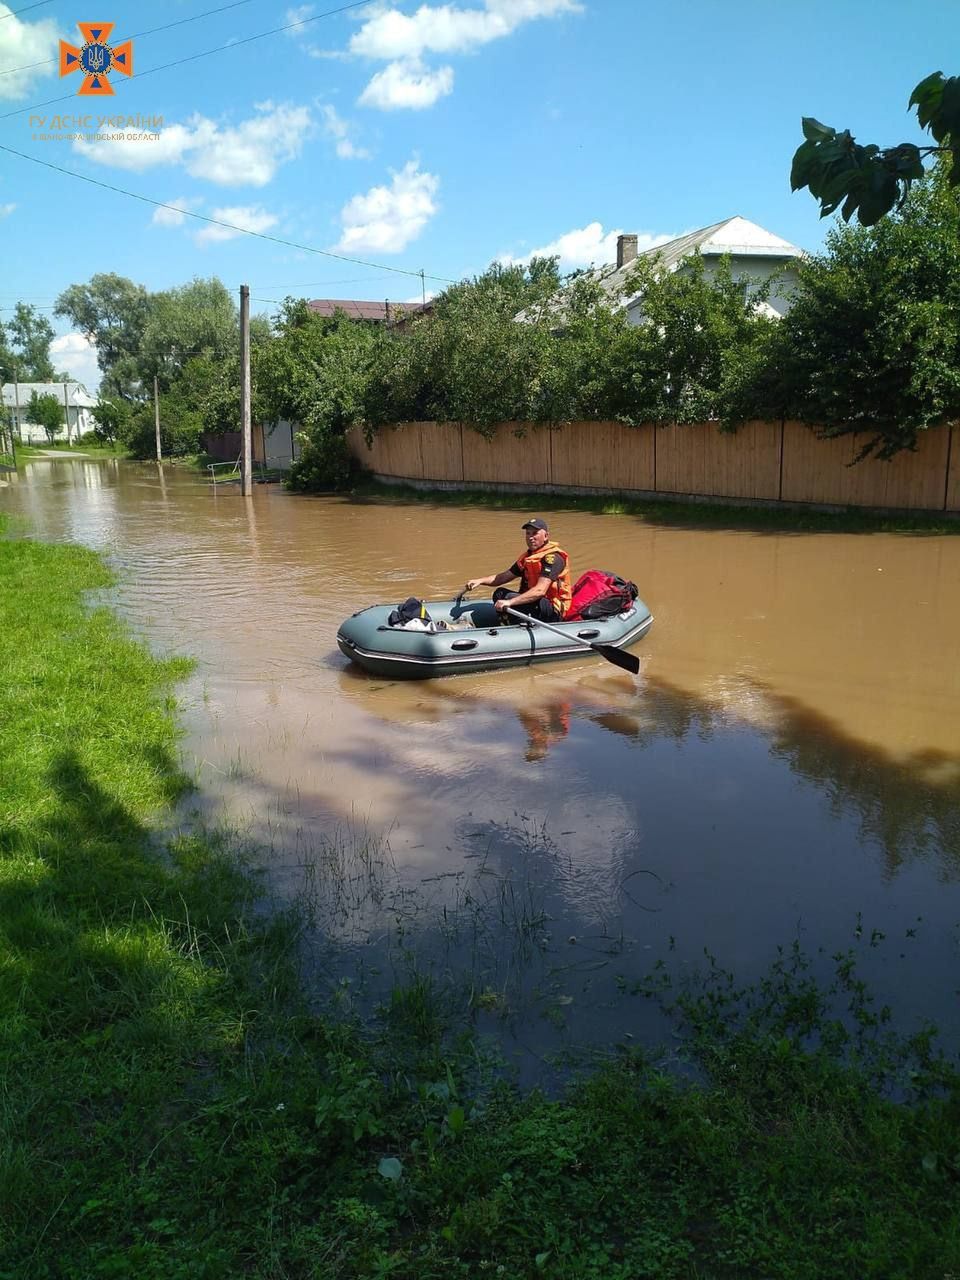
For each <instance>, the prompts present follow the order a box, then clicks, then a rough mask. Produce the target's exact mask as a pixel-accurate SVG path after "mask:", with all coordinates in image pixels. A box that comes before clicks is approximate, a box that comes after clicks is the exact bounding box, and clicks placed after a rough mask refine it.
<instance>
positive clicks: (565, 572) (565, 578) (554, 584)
mask: <svg viewBox="0 0 960 1280" xmlns="http://www.w3.org/2000/svg"><path fill="white" fill-rule="evenodd" d="M551 555H553V556H562V557H563V569H562V571H561V573H560V576H559V578H551V579H550V585H549V586H548V587H547V591H546V596H547V599H548V600H549V601H550V602H551V603H552V605H553V607H554V608H555V609H556V611H557V613H558V614H559V615H560V617H561V618H562V617H564V616H565V614H566V612H567V610H568V609H569V608H570V597H571V596H572V595H573V589H572V587H571V584H570V557H569V556H568V555H567V553H566V551H564V550H563V548H562V547H560V546H558V545H557V543H556V542H547V543H545V544H544V545H543V546H542V547H541V548H540V550H539V551H528V552H527V554H526V555H523V556H521V557H520V559H519V560H518V561H517V566H518V568H519V569H520V589H521V590H522V591H530V590H531V589H532V588H533V587H535V586H536V585H537V583H538V582H539V581H540V571H541V568H542V562H543V560H544V558H545V557H546V556H551Z"/></svg>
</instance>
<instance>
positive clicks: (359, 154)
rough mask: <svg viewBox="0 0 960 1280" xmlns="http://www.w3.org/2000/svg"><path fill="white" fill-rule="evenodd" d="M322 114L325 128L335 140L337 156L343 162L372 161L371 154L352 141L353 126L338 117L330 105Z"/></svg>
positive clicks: (322, 110) (324, 108)
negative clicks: (351, 131)
mask: <svg viewBox="0 0 960 1280" xmlns="http://www.w3.org/2000/svg"><path fill="white" fill-rule="evenodd" d="M321 114H322V115H323V127H324V129H325V130H326V132H327V133H328V134H329V136H330V137H331V138H333V139H334V142H335V143H336V148H337V155H338V156H339V157H340V158H341V159H342V160H369V159H370V152H369V151H367V150H366V149H365V148H363V147H358V146H357V145H356V144H355V143H354V142H353V141H352V140H351V138H350V130H351V126H350V125H349V124H348V123H347V121H346V120H344V119H343V118H342V117H341V116H339V115H337V112H336V110H335V109H334V108H333V107H331V106H330V104H329V103H327V104H326V105H325V106H323V107H322V108H321Z"/></svg>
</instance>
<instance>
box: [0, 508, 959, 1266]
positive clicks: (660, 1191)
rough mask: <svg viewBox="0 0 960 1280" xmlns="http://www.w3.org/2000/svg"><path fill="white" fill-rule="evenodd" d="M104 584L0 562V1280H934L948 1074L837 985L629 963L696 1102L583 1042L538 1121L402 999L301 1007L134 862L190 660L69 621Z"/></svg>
mask: <svg viewBox="0 0 960 1280" xmlns="http://www.w3.org/2000/svg"><path fill="white" fill-rule="evenodd" d="M2 532H3V519H2V517H0V533H2ZM7 532H8V533H9V532H10V530H9V529H8V530H7ZM107 581H108V574H107V571H106V570H105V569H104V567H103V565H102V563H101V562H100V561H99V560H98V559H97V558H96V557H95V556H94V555H93V554H91V553H89V552H86V551H83V550H81V549H78V548H75V547H64V546H42V545H38V544H35V543H31V542H27V541H16V540H14V539H13V538H12V537H8V538H7V539H6V540H4V539H3V538H0V672H2V679H0V1277H3V1280H45V1278H47V1277H50V1278H54V1277H55V1278H57V1280H80V1278H81V1277H82V1278H83V1280H89V1278H90V1277H124V1278H126V1277H130V1276H137V1277H138V1278H140V1280H179V1278H181V1277H182V1278H184V1280H187V1278H189V1280H196V1278H200V1280H208V1278H211V1280H212V1278H219V1277H223V1278H224V1280H226V1278H227V1277H230V1278H231V1280H233V1278H234V1277H238V1276H249V1277H262V1278H263V1280H267V1278H269V1280H307V1278H311V1280H341V1278H342V1280H348V1278H349V1280H373V1278H374V1277H387V1276H390V1277H402V1278H404V1280H441V1278H442V1280H451V1278H454V1280H455V1278H458V1277H463V1278H464V1280H466V1278H468V1277H469V1278H471V1280H472V1278H473V1277H486V1276H488V1275H489V1276H506V1277H510V1278H511V1280H513V1278H516V1277H539V1276H546V1277H555V1278H558V1280H561V1278H562V1280H637V1278H638V1277H653V1278H668V1277H669V1278H677V1280H681V1278H683V1280H686V1278H687V1277H703V1278H706V1277H711V1278H712V1277H731V1278H733V1277H738V1278H739V1277H756V1278H758V1280H759V1278H760V1277H783V1278H785V1280H786V1278H789V1280H797V1278H801V1277H803V1278H805V1277H809V1278H810V1280H823V1278H825V1277H826V1278H829V1277H837V1278H838V1280H839V1278H840V1277H843V1278H844V1280H846V1278H847V1277H851V1276H856V1277H877V1278H878V1280H879V1278H881V1277H882V1278H883V1280H894V1278H897V1277H903V1278H904V1280H907V1278H909V1280H924V1278H925V1277H929V1278H930V1280H933V1278H934V1277H936V1278H937V1280H942V1277H943V1276H945V1275H949V1274H950V1273H951V1272H955V1271H958V1270H960V1123H958V1122H960V1108H958V1096H960V1095H958V1091H957V1084H956V1079H955V1077H954V1076H953V1074H952V1072H951V1071H950V1070H949V1069H948V1068H947V1067H946V1066H944V1064H942V1063H938V1062H937V1061H936V1059H935V1057H934V1056H933V1055H932V1054H931V1052H930V1049H929V1044H928V1042H927V1041H926V1039H924V1038H920V1039H918V1040H917V1041H916V1042H915V1043H913V1044H911V1045H907V1046H904V1045H898V1044H897V1042H895V1041H894V1040H891V1039H890V1038H888V1037H886V1036H885V1034H883V1035H881V1030H882V1028H881V1026H880V1024H881V1023H882V1018H874V1016H873V1015H872V1012H871V1006H870V1003H869V1000H868V998H867V997H866V996H865V995H864V993H863V991H862V988H860V987H859V986H858V984H857V983H856V979H855V976H854V975H853V973H852V969H851V968H850V966H849V964H848V963H846V962H845V961H843V960H841V962H840V968H839V972H840V977H841V993H842V995H843V997H844V998H845V999H846V998H847V997H848V996H849V997H850V1003H851V1007H852V1009H853V1021H852V1026H851V1030H850V1031H849V1032H847V1031H845V1030H843V1028H841V1027H840V1026H839V1024H835V1023H834V1022H833V1021H831V1020H830V1019H829V1018H828V1014H827V1002H826V1000H825V998H824V997H822V996H821V993H820V992H819V991H818V989H817V988H816V987H814V986H813V985H812V984H811V983H810V981H809V980H808V979H807V977H806V976H805V973H804V971H803V967H802V965H801V964H799V963H798V962H791V963H787V962H784V963H783V964H781V965H780V966H779V967H778V968H776V969H775V971H774V972H773V973H772V975H771V977H770V979H769V980H768V982H767V983H766V984H764V985H763V987H762V989H760V990H758V991H756V992H736V991H735V990H734V989H733V987H732V986H731V984H730V982H729V981H728V980H726V979H725V978H724V976H723V975H720V974H719V973H718V972H717V971H716V970H711V972H710V973H709V974H708V975H707V979H706V981H705V983H704V985H703V986H702V988H700V989H699V990H698V991H695V992H692V993H687V994H683V993H681V994H680V995H677V994H676V993H675V992H674V991H672V990H671V989H670V984H669V983H668V982H667V981H666V979H665V978H663V977H662V974H663V971H662V970H659V971H658V972H657V973H655V974H654V978H653V980H652V981H651V982H650V983H649V984H648V985H647V986H645V987H644V988H643V989H642V990H638V993H637V995H636V998H637V999H642V998H645V997H647V996H650V997H651V998H656V999H659V1000H660V1001H661V1002H663V1003H664V1004H665V1005H667V1006H670V1007H672V1008H673V1009H674V1011H675V1016H676V1018H677V1025H678V1028H679V1029H680V1031H681V1032H682V1034H683V1037H684V1039H683V1041H682V1043H683V1044H684V1045H685V1046H686V1049H687V1053H688V1055H689V1060H690V1062H691V1063H692V1064H693V1068H694V1070H695V1078H696V1079H697V1080H698V1081H699V1083H691V1080H690V1077H687V1078H684V1076H683V1075H680V1074H677V1073H671V1074H666V1073H665V1072H664V1071H663V1070H662V1069H661V1068H660V1066H658V1063H657V1060H656V1058H655V1057H653V1056H652V1055H651V1056H647V1055H646V1054H643V1053H639V1052H637V1051H632V1052H628V1051H623V1052H615V1051H614V1050H613V1049H611V1059H610V1061H609V1062H608V1063H607V1064H606V1065H603V1066H601V1067H600V1068H598V1069H596V1070H594V1071H592V1072H591V1073H589V1074H587V1075H585V1076H584V1077H583V1078H582V1079H581V1080H580V1081H579V1082H577V1083H575V1084H573V1085H572V1086H571V1088H570V1090H569V1092H567V1093H566V1094H565V1095H564V1096H563V1097H560V1098H553V1099H550V1098H547V1097H544V1096H542V1095H540V1094H536V1093H534V1094H528V1095H526V1096H521V1095H520V1094H518V1093H517V1092H516V1091H515V1090H514V1089H512V1088H511V1087H510V1086H509V1085H508V1084H507V1083H505V1082H503V1081H502V1080H498V1078H497V1073H496V1072H495V1071H492V1070H491V1069H490V1066H489V1064H488V1063H487V1061H486V1059H485V1058H484V1056H483V1054H482V1053H481V1052H480V1047H479V1045H478V1044H477V1043H476V1042H475V1040H474V1039H473V1037H472V1036H471V1035H470V1034H469V1020H468V1011H467V1010H466V1009H464V1012H463V1015H462V1016H460V1015H458V1014H457V1012H456V1006H455V1003H454V1001H453V999H452V997H451V993H449V992H439V991H437V990H435V989H434V988H432V987H431V985H430V983H429V982H427V981H426V980H423V979H418V980H415V981H413V982H412V983H411V985H410V986H408V987H405V988H403V989H400V990H397V991H395V992H394V994H393V996H392V998H391V1000H390V1001H389V1003H388V1006H387V1008H386V1009H385V1010H384V1011H383V1014H382V1017H381V1018H380V1019H379V1021H378V1023H377V1024H376V1025H375V1026H373V1027H370V1028H367V1029H361V1028H358V1027H357V1026H355V1025H354V1024H353V1023H351V1022H350V1021H349V1020H348V1019H347V1018H346V1017H345V1016H343V1015H341V1014H339V1013H338V1012H337V1009H336V1008H335V1007H331V1008H328V1009H325V1010H320V1011H318V1010H317V1009H316V1007H314V1004H313V1003H311V1002H309V1001H308V1000H307V999H306V998H305V993H304V992H303V990H302V988H301V985H300V981H299V978H298V969H297V956H298V948H297V942H298V938H299V936H300V932H301V930H302V929H303V927H304V918H303V916H302V915H301V914H300V913H298V912H297V911H296V910H286V911H282V910H280V909H278V908H277V906H276V904H273V908H272V910H265V907H266V906H269V905H270V904H269V901H268V898H267V897H266V895H265V893H264V889H263V886H262V885H261V884H260V882H259V880H258V878H257V876H256V874H255V872H254V871H253V870H251V869H250V866H249V864H248V862H247V860H246V859H245V858H244V856H243V853H242V851H238V849H237V842H236V841H235V840H234V839H231V838H229V837H228V836H221V837H215V836H210V835H208V836H197V835H193V836H190V837H185V838H181V839H178V840H174V841H172V842H170V843H169V844H168V845H167V846H166V847H165V846H164V844H163V843H162V842H161V841H160V840H159V839H158V837H157V831H158V829H159V825H160V823H162V821H163V820H164V818H165V816H167V815H168V810H169V806H170V804H171V802H172V801H173V800H174V799H175V798H176V797H177V796H179V795H181V794H182V793H183V791H184V789H185V787H186V786H187V781H186V779H185V778H184V776H183V774H182V772H181V770H180V767H179V763H178V757H177V738H178V731H177V727H176V715H175V710H176V708H175V704H174V702H173V701H172V696H173V691H174V688H175V682H176V681H177V680H178V679H179V678H181V677H182V676H183V674H184V673H185V671H186V670H187V668H188V664H187V663H185V662H183V661H180V660H174V661H158V660H156V659H154V658H152V657H151V656H150V655H149V654H148V653H147V652H145V650H144V649H143V648H142V647H141V646H139V645H138V644H136V643H134V642H133V641H132V640H131V638H130V637H129V636H128V635H127V634H126V632H125V631H124V630H123V628H122V627H121V626H120V625H119V623H118V622H117V620H116V618H115V617H114V616H112V615H111V614H110V613H108V612H105V611H102V610H95V611H89V610H87V609H85V608H84V605H83V593H84V592H85V591H88V590H90V589H93V588H100V587H102V586H103V585H104V584H105V583H106V582H107ZM624 1023H625V1028H626V1026H627V1025H629V997H628V998H627V1003H626V1006H625V1011H624ZM677 1043H681V1042H677ZM890 1079H895V1080H897V1081H899V1082H900V1087H901V1089H903V1090H906V1092H905V1094H904V1096H909V1098H910V1105H905V1104H904V1103H894V1102H892V1101H890V1100H889V1099H888V1098H887V1097H886V1096H885V1094H884V1083H885V1082H886V1081H889V1080H890Z"/></svg>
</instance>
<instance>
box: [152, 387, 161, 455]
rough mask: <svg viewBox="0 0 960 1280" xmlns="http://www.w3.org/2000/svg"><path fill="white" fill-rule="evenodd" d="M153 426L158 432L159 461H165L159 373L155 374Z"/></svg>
mask: <svg viewBox="0 0 960 1280" xmlns="http://www.w3.org/2000/svg"><path fill="white" fill-rule="evenodd" d="M153 428H154V430H155V431H156V433H157V461H158V462H162V461H163V454H162V453H161V452H160V392H159V390H158V389H157V375H156V374H154V375H153Z"/></svg>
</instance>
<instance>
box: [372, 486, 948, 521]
mask: <svg viewBox="0 0 960 1280" xmlns="http://www.w3.org/2000/svg"><path fill="white" fill-rule="evenodd" d="M351 494H352V496H353V497H354V498H356V499H358V500H360V501H376V502H384V503H397V502H402V503H411V502H422V503H429V504H430V505H432V506H453V507H487V508H490V509H493V510H501V509H507V510H511V511H513V510H523V511H537V512H543V513H547V514H553V513H556V514H558V515H559V514H560V513H562V512H565V511H582V512H586V513H588V514H591V515H622V516H632V517H635V518H639V519H641V520H646V521H648V522H649V523H650V524H656V525H675V526H678V527H682V528H708V529H745V530H753V531H756V532H779V531H782V532H785V533H912V534H917V535H923V534H926V535H930V534H954V535H960V518H957V516H952V517H951V516H948V515H937V514H924V513H917V514H900V515H878V514H876V513H872V512H869V511H862V510H860V509H858V508H856V507H847V508H845V509H844V510H843V511H815V510H812V509H809V508H804V507H800V506H797V507H779V506H778V507H774V506H770V507H760V506H758V507H752V506H749V505H744V506H735V505H732V504H728V503H718V502H656V501H652V500H651V501H647V500H645V499H629V498H625V497H616V496H612V495H603V494H556V493H537V492H533V491H531V492H523V493H521V492H506V491H504V490H495V489H419V488H414V487H412V486H410V485H392V484H383V483H382V482H380V481H377V480H374V479H372V478H369V477H362V478H361V479H359V480H358V481H357V482H356V483H355V484H354V486H353V488H352V489H351Z"/></svg>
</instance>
